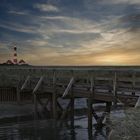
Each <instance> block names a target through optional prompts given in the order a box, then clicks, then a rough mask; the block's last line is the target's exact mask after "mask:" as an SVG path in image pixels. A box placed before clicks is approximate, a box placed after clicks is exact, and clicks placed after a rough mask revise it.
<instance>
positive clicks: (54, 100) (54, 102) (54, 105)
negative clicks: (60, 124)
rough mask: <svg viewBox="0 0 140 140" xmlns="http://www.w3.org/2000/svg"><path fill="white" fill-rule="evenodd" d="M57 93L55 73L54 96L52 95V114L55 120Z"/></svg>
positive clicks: (54, 75)
mask: <svg viewBox="0 0 140 140" xmlns="http://www.w3.org/2000/svg"><path fill="white" fill-rule="evenodd" d="M56 100H57V93H56V71H54V72H53V94H52V109H53V110H52V112H53V119H57V101H56Z"/></svg>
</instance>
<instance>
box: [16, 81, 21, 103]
mask: <svg viewBox="0 0 140 140" xmlns="http://www.w3.org/2000/svg"><path fill="white" fill-rule="evenodd" d="M16 92H17V103H18V104H20V90H19V83H18V85H17V87H16Z"/></svg>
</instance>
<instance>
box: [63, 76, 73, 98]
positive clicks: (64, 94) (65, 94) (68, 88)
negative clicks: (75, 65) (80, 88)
mask: <svg viewBox="0 0 140 140" xmlns="http://www.w3.org/2000/svg"><path fill="white" fill-rule="evenodd" d="M73 83H74V77H72V78H71V79H70V82H69V84H68V86H67V88H66V89H65V91H64V93H63V96H62V98H64V97H66V96H67V95H68V93H69V91H70V90H71V88H72V86H73Z"/></svg>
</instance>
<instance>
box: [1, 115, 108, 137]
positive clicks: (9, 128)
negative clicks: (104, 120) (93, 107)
mask: <svg viewBox="0 0 140 140" xmlns="http://www.w3.org/2000/svg"><path fill="white" fill-rule="evenodd" d="M86 123H87V117H86V116H85V117H83V118H76V119H75V124H73V123H72V122H71V121H63V122H60V121H55V120H52V119H51V120H34V121H26V122H20V118H18V122H16V123H8V124H4V125H1V126H0V139H1V140H46V139H47V140H56V139H57V140H79V139H80V140H87V139H89V140H107V139H108V134H109V132H110V128H109V126H108V125H105V126H103V127H102V128H100V129H95V128H96V125H94V127H93V130H90V131H89V130H88V129H87V124H86Z"/></svg>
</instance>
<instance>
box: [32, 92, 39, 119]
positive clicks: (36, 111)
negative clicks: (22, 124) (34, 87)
mask: <svg viewBox="0 0 140 140" xmlns="http://www.w3.org/2000/svg"><path fill="white" fill-rule="evenodd" d="M36 96H37V95H36V93H34V94H33V98H34V99H33V100H34V119H35V120H37V118H38V105H37V97H36Z"/></svg>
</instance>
